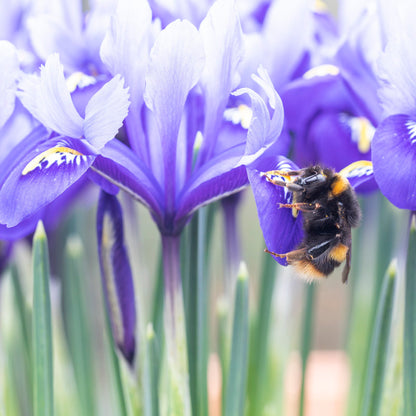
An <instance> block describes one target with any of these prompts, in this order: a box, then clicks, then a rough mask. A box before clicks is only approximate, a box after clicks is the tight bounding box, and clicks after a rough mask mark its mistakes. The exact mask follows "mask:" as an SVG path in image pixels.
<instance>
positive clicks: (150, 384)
mask: <svg viewBox="0 0 416 416" xmlns="http://www.w3.org/2000/svg"><path fill="white" fill-rule="evenodd" d="M145 348H146V358H145V360H146V362H145V366H146V368H145V383H146V384H145V386H144V395H145V398H144V400H145V414H146V415H147V416H158V415H159V371H160V351H159V348H158V344H157V338H156V334H155V331H154V330H153V325H152V324H151V323H149V324H148V325H147V328H146V345H145Z"/></svg>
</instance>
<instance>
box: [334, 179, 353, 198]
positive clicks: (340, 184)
mask: <svg viewBox="0 0 416 416" xmlns="http://www.w3.org/2000/svg"><path fill="white" fill-rule="evenodd" d="M349 186H350V183H349V181H348V179H347V178H344V177H343V176H341V175H340V174H336V175H335V181H334V182H333V183H332V185H331V189H332V194H333V195H335V196H337V195H339V194H342V193H343V192H344V191H346V190H347V189H348V188H349Z"/></svg>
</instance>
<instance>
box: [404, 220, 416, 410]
mask: <svg viewBox="0 0 416 416" xmlns="http://www.w3.org/2000/svg"><path fill="white" fill-rule="evenodd" d="M415 351H416V214H415V212H412V213H411V215H410V231H409V244H408V250H407V260H406V286H405V307H404V414H405V416H414V415H415V414H416V355H415Z"/></svg>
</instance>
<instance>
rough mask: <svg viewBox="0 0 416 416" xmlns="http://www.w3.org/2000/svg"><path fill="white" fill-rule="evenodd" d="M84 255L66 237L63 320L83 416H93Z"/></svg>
mask: <svg viewBox="0 0 416 416" xmlns="http://www.w3.org/2000/svg"><path fill="white" fill-rule="evenodd" d="M83 251H84V248H83V244H82V241H81V239H80V238H79V237H75V236H72V237H69V239H68V242H67V247H66V253H65V254H66V263H65V265H66V267H65V271H66V276H65V279H64V280H63V285H64V287H63V296H64V299H63V300H64V311H65V313H64V317H65V318H66V326H67V337H68V344H69V349H70V353H71V356H72V362H73V366H74V373H75V378H76V381H77V388H78V394H79V397H80V402H81V406H82V412H83V414H84V415H86V416H93V415H94V414H95V405H94V402H95V400H94V392H95V387H94V369H93V367H92V363H93V361H92V357H91V355H92V354H91V353H92V351H91V340H90V337H89V328H88V319H87V314H86V300H85V297H84V290H82V282H81V278H82V276H83V272H82V265H83V258H82V253H83Z"/></svg>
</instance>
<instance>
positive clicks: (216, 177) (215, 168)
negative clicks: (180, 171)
mask: <svg viewBox="0 0 416 416" xmlns="http://www.w3.org/2000/svg"><path fill="white" fill-rule="evenodd" d="M244 146H245V144H244V143H243V144H240V145H238V146H235V147H233V148H232V149H229V150H227V151H225V152H224V153H222V154H219V155H217V156H215V157H214V158H212V159H211V160H210V161H209V162H208V163H206V164H205V165H204V166H202V167H201V168H200V169H198V170H197V171H195V172H194V175H193V176H192V177H191V178H190V180H189V181H188V184H187V187H186V188H185V189H184V190H183V192H182V193H181V195H180V196H179V198H178V201H179V202H180V205H179V206H178V210H177V214H176V218H175V220H176V222H177V223H178V224H181V226H182V225H184V220H185V219H186V218H187V217H189V215H191V213H192V212H194V211H195V210H196V209H198V208H199V207H200V206H202V205H206V204H208V203H209V202H211V201H214V200H217V199H220V198H222V197H224V196H226V195H229V194H231V193H233V192H237V191H238V190H240V189H242V188H243V187H245V186H247V185H248V179H247V174H246V171H245V167H244V166H239V167H236V166H237V164H238V162H239V160H240V159H241V155H242V152H243V151H244Z"/></svg>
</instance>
